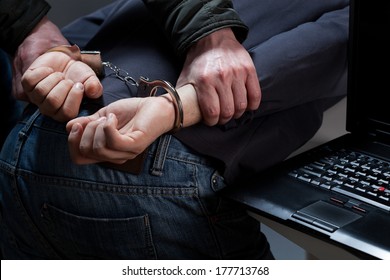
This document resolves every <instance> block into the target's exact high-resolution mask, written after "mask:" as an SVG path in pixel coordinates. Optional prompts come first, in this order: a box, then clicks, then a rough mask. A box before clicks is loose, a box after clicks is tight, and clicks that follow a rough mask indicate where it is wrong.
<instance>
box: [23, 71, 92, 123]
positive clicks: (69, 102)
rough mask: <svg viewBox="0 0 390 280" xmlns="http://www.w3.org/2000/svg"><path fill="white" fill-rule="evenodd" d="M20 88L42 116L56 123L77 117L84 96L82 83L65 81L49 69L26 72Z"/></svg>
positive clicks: (60, 74) (58, 73)
mask: <svg viewBox="0 0 390 280" xmlns="http://www.w3.org/2000/svg"><path fill="white" fill-rule="evenodd" d="M22 86H23V88H24V90H25V92H26V94H27V96H28V98H29V100H30V101H31V102H32V103H34V104H35V105H37V106H38V107H39V110H40V111H41V113H42V114H44V115H47V116H50V117H52V118H53V119H55V120H58V121H67V120H69V119H71V118H74V117H76V116H77V114H78V109H79V105H80V104H81V101H82V98H83V95H84V86H83V84H82V83H79V82H77V83H74V82H73V81H72V80H69V79H65V78H64V74H63V73H61V72H53V69H51V68H50V67H39V68H35V69H29V70H27V71H26V73H25V74H24V75H23V77H22Z"/></svg>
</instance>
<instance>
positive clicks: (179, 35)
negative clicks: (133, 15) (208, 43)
mask: <svg viewBox="0 0 390 280" xmlns="http://www.w3.org/2000/svg"><path fill="white" fill-rule="evenodd" d="M143 1H144V3H145V5H146V7H147V8H148V9H149V10H150V12H151V13H152V14H153V15H154V17H155V19H156V20H157V21H158V22H159V24H160V25H161V26H162V28H163V29H164V32H165V34H166V36H167V37H168V39H169V40H170V42H171V44H172V45H173V46H174V48H175V50H176V51H177V53H179V54H183V53H184V52H185V51H186V49H187V48H188V47H189V46H190V45H191V44H193V43H194V42H196V41H198V40H199V39H201V38H203V37H204V36H206V35H208V34H210V33H212V32H214V31H216V30H218V29H222V28H225V27H230V28H232V29H233V32H234V33H235V35H236V37H237V39H238V40H239V41H241V42H242V41H243V40H245V38H246V36H247V33H248V28H247V26H246V25H245V24H244V23H243V22H242V20H241V19H240V17H239V16H238V14H237V12H236V11H235V10H234V8H233V3H232V2H231V1H230V0H208V1H199V0H185V1H184V0H176V1H175V0H143Z"/></svg>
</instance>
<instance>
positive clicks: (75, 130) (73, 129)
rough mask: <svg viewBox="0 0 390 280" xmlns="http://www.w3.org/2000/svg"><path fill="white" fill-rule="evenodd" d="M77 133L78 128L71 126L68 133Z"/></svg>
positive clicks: (75, 125)
mask: <svg viewBox="0 0 390 280" xmlns="http://www.w3.org/2000/svg"><path fill="white" fill-rule="evenodd" d="M78 131H79V126H78V125H77V124H74V125H73V126H72V130H71V131H70V132H71V133H77V132H78Z"/></svg>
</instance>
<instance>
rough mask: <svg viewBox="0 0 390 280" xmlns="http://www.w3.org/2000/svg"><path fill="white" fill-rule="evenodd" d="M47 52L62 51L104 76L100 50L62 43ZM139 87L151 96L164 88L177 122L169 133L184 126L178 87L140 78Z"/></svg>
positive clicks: (165, 82)
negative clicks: (82, 48) (89, 49)
mask: <svg viewBox="0 0 390 280" xmlns="http://www.w3.org/2000/svg"><path fill="white" fill-rule="evenodd" d="M46 52H62V53H64V54H66V55H68V56H70V57H71V58H72V59H74V60H77V61H82V62H84V63H85V64H87V65H88V66H89V67H91V69H92V70H93V71H94V72H95V74H96V76H97V77H99V78H102V77H104V65H103V61H102V58H101V54H100V52H99V51H81V50H80V48H79V47H78V46H77V45H60V46H57V47H54V48H51V49H49V50H48V51H46ZM138 86H139V87H144V88H143V90H144V91H148V92H149V96H156V94H157V88H159V87H160V88H163V89H164V90H166V92H167V93H168V94H169V95H170V96H171V99H172V103H173V105H174V107H175V122H174V126H173V129H172V130H171V131H169V133H171V134H172V133H175V132H177V131H179V130H180V129H181V128H182V127H183V119H184V114H183V106H182V102H181V99H180V96H179V94H178V92H177V91H176V89H175V88H174V87H173V86H172V85H171V84H170V83H169V82H167V81H165V80H155V81H148V80H147V79H144V78H140V81H139V83H138Z"/></svg>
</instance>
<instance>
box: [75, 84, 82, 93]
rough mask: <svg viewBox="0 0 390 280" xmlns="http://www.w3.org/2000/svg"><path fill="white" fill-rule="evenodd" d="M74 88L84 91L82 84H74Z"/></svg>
mask: <svg viewBox="0 0 390 280" xmlns="http://www.w3.org/2000/svg"><path fill="white" fill-rule="evenodd" d="M74 86H75V88H77V89H79V90H82V91H84V85H83V84H82V83H75V85H74Z"/></svg>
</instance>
